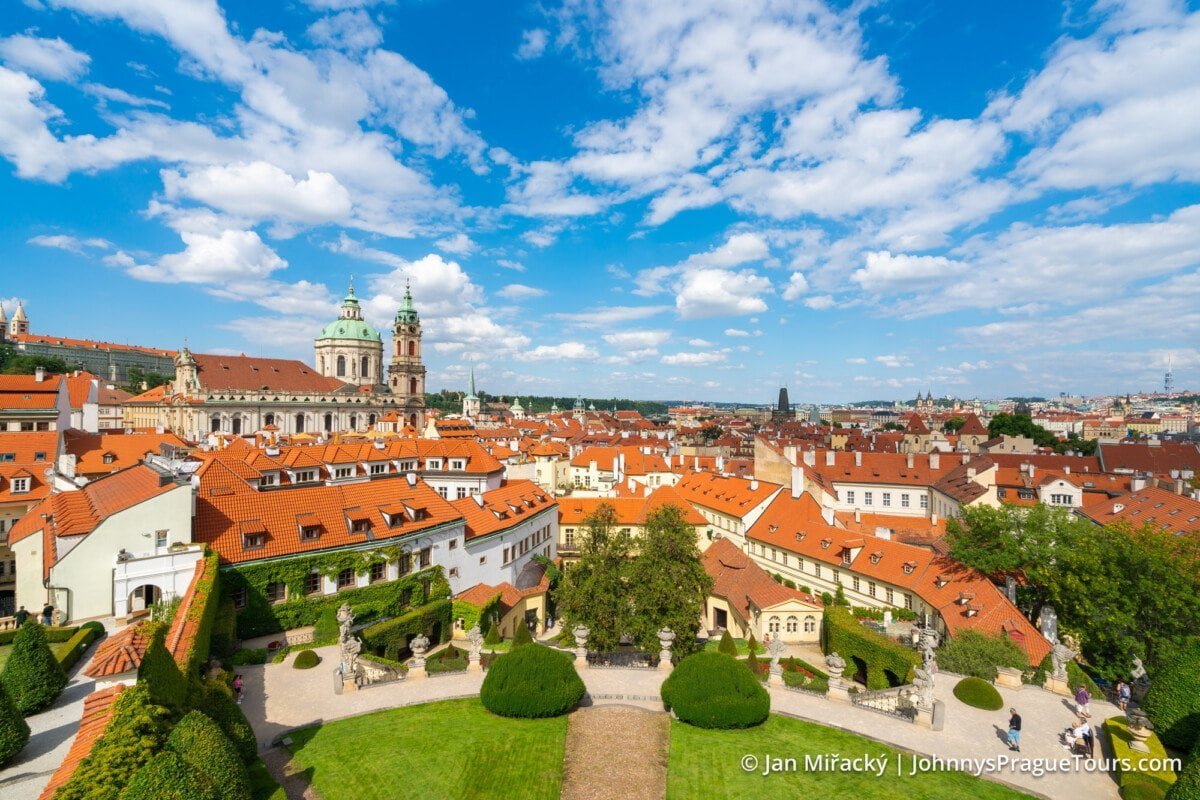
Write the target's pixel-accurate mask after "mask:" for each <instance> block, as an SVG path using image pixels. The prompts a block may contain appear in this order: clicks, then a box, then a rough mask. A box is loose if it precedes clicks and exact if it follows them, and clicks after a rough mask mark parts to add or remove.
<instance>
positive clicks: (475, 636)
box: [467, 625, 483, 661]
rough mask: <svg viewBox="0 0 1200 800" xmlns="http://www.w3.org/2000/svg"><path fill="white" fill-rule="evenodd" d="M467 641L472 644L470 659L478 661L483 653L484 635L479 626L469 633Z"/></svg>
mask: <svg viewBox="0 0 1200 800" xmlns="http://www.w3.org/2000/svg"><path fill="white" fill-rule="evenodd" d="M467 641H468V642H470V643H471V652H470V654H469V656H468V657H469V658H470V659H471V660H472V661H478V660H479V654H480V653H481V652H482V651H483V634H482V633H481V632H480V631H479V626H478V625H476V626H475V627H474V628H471V630H469V631H467Z"/></svg>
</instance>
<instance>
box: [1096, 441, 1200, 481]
mask: <svg viewBox="0 0 1200 800" xmlns="http://www.w3.org/2000/svg"><path fill="white" fill-rule="evenodd" d="M1096 452H1097V453H1098V454H1099V457H1100V462H1101V463H1102V464H1103V465H1104V470H1105V471H1106V472H1115V471H1117V470H1125V471H1130V472H1133V471H1136V472H1152V473H1154V474H1156V475H1167V474H1170V472H1171V470H1186V469H1190V470H1192V471H1193V472H1200V445H1195V444H1190V443H1187V442H1159V443H1158V444H1155V445H1151V444H1146V443H1139V444H1132V443H1124V442H1123V443H1120V444H1101V445H1099V446H1098V447H1097V448H1096Z"/></svg>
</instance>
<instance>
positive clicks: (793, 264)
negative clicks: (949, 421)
mask: <svg viewBox="0 0 1200 800" xmlns="http://www.w3.org/2000/svg"><path fill="white" fill-rule="evenodd" d="M6 11H8V12H9V13H8V14H7V15H6V18H5V21H4V23H3V26H4V27H3V29H0V155H2V156H3V167H2V168H0V192H3V196H4V197H5V204H4V208H5V214H4V215H3V218H2V221H0V254H2V256H0V257H2V263H3V264H4V266H3V268H2V269H0V276H2V278H0V299H2V301H3V302H4V305H5V306H6V308H7V309H8V310H9V312H10V313H11V310H12V308H13V305H14V304H15V302H16V301H17V300H18V299H20V300H22V301H24V302H25V304H26V306H27V309H28V313H29V314H30V317H31V319H32V322H33V329H34V331H35V332H39V333H53V334H58V335H70V336H78V337H86V338H98V339H105V340H110V341H120V342H134V343H141V344H149V345H156V346H177V345H178V344H179V343H181V342H182V340H183V338H184V337H185V336H186V337H187V338H188V340H189V342H190V344H191V346H192V347H193V349H196V350H200V351H209V352H233V353H237V352H245V353H247V354H253V355H273V356H290V357H297V358H304V359H306V360H307V359H311V358H312V353H311V340H312V337H313V336H314V335H315V333H316V331H317V330H319V329H320V327H321V325H322V324H323V323H324V322H325V321H327V319H328V318H330V317H332V316H333V315H335V313H336V306H337V302H338V299H339V298H340V297H341V295H342V293H343V292H344V289H345V285H346V281H347V279H348V276H349V275H351V274H353V275H354V276H355V283H356V287H357V289H358V292H359V295H360V296H362V297H364V298H365V306H366V308H367V311H368V314H369V316H370V318H371V319H372V321H373V322H375V323H376V324H377V325H379V326H380V327H381V328H384V329H385V330H386V328H387V326H388V325H389V321H390V318H391V316H392V314H393V313H394V311H395V307H396V304H397V302H398V298H399V296H400V295H401V294H402V293H403V287H404V284H405V282H406V281H411V282H412V286H413V293H414V296H415V298H416V302H417V304H418V307H419V309H420V310H421V311H422V316H423V320H424V322H425V330H426V341H427V348H426V353H427V358H426V360H427V364H428V367H429V372H430V380H429V385H430V388H432V389H437V388H442V387H446V388H461V387H462V386H463V384H464V383H465V377H466V374H467V370H468V368H469V367H470V366H471V365H475V367H476V373H477V376H478V381H479V383H480V386H481V388H484V389H487V390H489V391H492V392H495V393H498V394H505V395H511V394H512V393H516V392H519V393H522V394H545V393H559V394H564V393H571V394H573V393H576V392H580V393H583V394H585V395H591V396H612V395H621V396H630V397H636V398H671V399H692V398H696V399H712V400H722V401H750V402H769V401H770V400H771V399H772V398H773V397H774V395H775V393H776V391H777V389H778V387H779V386H780V385H787V386H788V387H789V390H790V393H791V396H792V398H793V399H794V400H796V401H800V402H807V401H822V402H832V401H843V400H854V399H866V398H899V399H907V398H911V397H912V396H913V395H915V394H916V393H917V392H918V391H926V390H932V391H933V392H934V393H935V394H938V395H944V394H950V395H955V396H961V397H967V398H970V397H989V396H1004V395H1014V394H1031V393H1037V394H1046V395H1054V394H1057V393H1058V392H1062V391H1068V392H1085V393H1090V392H1126V391H1138V390H1142V389H1145V390H1152V389H1154V388H1155V387H1157V386H1159V385H1161V380H1162V373H1163V371H1164V369H1165V366H1166V363H1167V360H1168V359H1171V360H1172V362H1173V365H1174V368H1175V373H1176V385H1177V386H1190V387H1193V388H1194V387H1196V386H1197V385H1200V380H1198V379H1200V352H1198V351H1197V349H1196V347H1195V342H1196V341H1197V334H1200V302H1197V299H1196V298H1197V296H1198V290H1200V271H1198V266H1200V192H1198V191H1197V182H1198V181H1200V149H1198V148H1197V147H1196V142H1197V141H1200V12H1197V10H1196V7H1195V6H1194V5H1189V4H1185V3H1173V2H1167V1H1166V0H1140V2H1130V3H1121V2H1117V1H1116V0H1101V2H1097V3H1094V4H1091V3H1073V2H1072V3H1065V4H1054V3H1050V2H1034V1H1032V0H1030V1H1014V2H1011V3H1003V4H1000V3H992V4H987V3H957V2H910V1H907V0H900V1H899V2H894V3H872V2H855V3H844V2H842V3H828V4H826V3H821V2H815V1H806V0H787V2H783V1H782V0H781V1H778V2H776V1H774V0H740V2H737V3H727V2H717V1H716V0H711V1H707V2H706V1H705V0H697V1H696V2H689V3H661V2H653V1H652V0H643V2H633V1H632V0H631V1H629V2H619V1H618V0H567V1H566V2H560V3H556V2H552V1H550V0H547V1H546V2H539V3H529V4H521V3H495V2H465V1H464V2H449V1H448V0H423V1H422V2H416V1H415V0H395V2H380V1H379V0H376V1H375V2H372V1H371V0H305V1H304V2H299V1H298V0H297V1H296V2H287V3H265V2H264V3H250V2H233V0H224V2H220V3H218V2H215V0H173V2H171V3H161V2H158V1H157V0H25V2H24V3H23V4H21V3H10V4H7V5H6Z"/></svg>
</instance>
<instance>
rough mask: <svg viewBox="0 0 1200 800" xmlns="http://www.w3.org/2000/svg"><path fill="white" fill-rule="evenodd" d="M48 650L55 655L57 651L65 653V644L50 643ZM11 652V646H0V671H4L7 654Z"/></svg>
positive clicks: (57, 653)
mask: <svg viewBox="0 0 1200 800" xmlns="http://www.w3.org/2000/svg"><path fill="white" fill-rule="evenodd" d="M50 649H51V650H52V651H53V652H54V653H55V655H59V654H60V652H59V651H65V650H67V649H68V648H67V642H57V643H56V642H51V643H50ZM11 652H12V645H11V644H5V645H0V670H2V669H4V664H5V663H6V662H7V661H8V654H9V653H11Z"/></svg>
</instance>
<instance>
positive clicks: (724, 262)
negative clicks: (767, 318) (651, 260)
mask: <svg viewBox="0 0 1200 800" xmlns="http://www.w3.org/2000/svg"><path fill="white" fill-rule="evenodd" d="M770 253H771V251H770V246H769V244H768V242H767V240H766V238H765V237H764V236H763V235H762V234H759V233H745V232H742V233H733V234H731V235H729V236H728V237H727V238H726V240H725V241H724V242H723V243H722V244H720V245H718V246H716V247H713V248H711V249H709V250H707V251H705V252H702V253H696V254H694V255H691V256H689V257H688V258H686V259H684V260H683V261H681V262H679V263H678V264H675V265H673V266H663V267H651V268H650V269H644V270H642V271H640V272H639V273H638V274H637V276H636V278H635V280H634V282H635V284H636V287H637V288H636V289H634V293H635V294H640V295H643V296H653V295H655V294H660V293H663V292H674V293H675V308H676V311H677V312H678V313H679V316H680V318H682V319H704V318H708V317H717V316H741V315H749V314H757V313H760V312H762V311H765V310H766V309H767V303H766V301H765V300H763V299H762V295H763V294H765V293H767V292H769V291H771V282H770V280H768V279H767V278H765V277H763V276H762V275H759V274H758V273H757V272H755V271H753V270H750V269H743V270H738V271H735V270H733V269H732V267H736V266H740V265H743V264H747V263H751V262H755V261H762V260H764V259H766V258H767V257H768V256H770Z"/></svg>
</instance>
